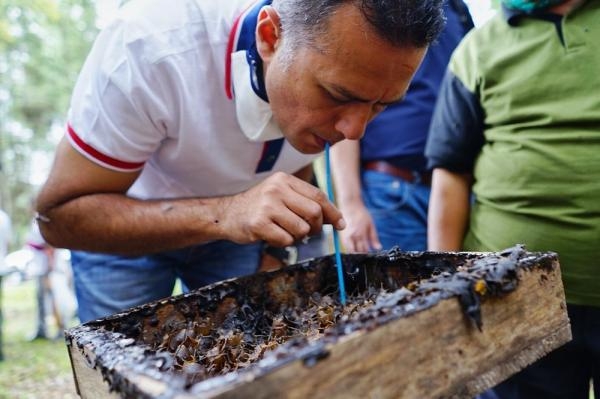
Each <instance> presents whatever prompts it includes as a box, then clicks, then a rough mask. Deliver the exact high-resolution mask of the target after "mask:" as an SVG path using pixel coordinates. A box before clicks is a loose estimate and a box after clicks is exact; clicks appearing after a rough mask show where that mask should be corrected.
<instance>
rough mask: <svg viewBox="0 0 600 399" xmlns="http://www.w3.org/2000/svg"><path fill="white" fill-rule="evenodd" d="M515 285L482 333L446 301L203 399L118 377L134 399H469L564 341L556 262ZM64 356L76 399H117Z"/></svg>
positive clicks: (76, 360) (494, 306) (487, 315)
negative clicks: (130, 388)
mask: <svg viewBox="0 0 600 399" xmlns="http://www.w3.org/2000/svg"><path fill="white" fill-rule="evenodd" d="M518 277H519V284H518V286H517V288H516V289H515V290H514V291H512V292H510V293H508V294H507V295H504V296H500V297H486V298H484V301H483V302H482V304H481V315H482V320H483V326H482V330H481V331H480V330H478V329H477V327H476V326H475V325H474V323H473V322H472V321H471V320H469V319H468V318H467V317H466V316H465V313H464V312H463V310H462V309H461V306H460V303H459V301H458V300H457V298H449V299H444V300H442V301H440V302H439V303H437V304H436V305H435V306H433V307H431V308H428V309H426V310H424V311H419V312H417V313H414V314H411V315H409V316H407V317H403V318H400V319H397V320H392V321H391V322H389V323H386V324H383V325H381V326H378V327H377V328H375V329H371V330H368V329H363V330H358V331H355V332H353V333H352V334H350V335H346V336H342V337H340V338H339V340H337V342H335V343H333V344H330V345H328V346H327V347H326V349H327V352H328V354H327V356H326V357H325V358H322V359H319V360H318V361H316V362H315V363H314V364H312V365H307V364H306V362H305V361H303V359H300V358H299V359H295V360H293V361H291V362H289V363H287V364H284V365H282V366H281V367H277V368H275V369H274V370H272V371H271V372H269V373H266V374H264V375H258V376H255V377H251V378H247V379H241V378H237V379H234V380H231V381H230V382H229V383H227V384H221V383H217V384H215V387H214V389H212V390H209V391H206V390H203V391H202V392H196V393H194V392H193V390H192V391H186V390H178V389H173V387H172V386H169V383H168V382H165V381H164V380H163V381H158V380H156V379H153V378H152V377H151V376H148V375H145V374H140V373H138V372H137V371H136V370H134V369H123V370H119V373H120V375H121V376H122V379H123V381H126V383H127V384H130V385H134V386H137V388H138V391H139V392H140V394H138V395H136V396H137V397H148V398H158V397H167V398H178V399H191V398H197V397H202V398H219V399H225V398H227V399H229V398H255V399H260V398H274V397H277V398H307V397H314V398H348V397H357V398H359V397H360V398H411V399H412V398H471V397H473V396H474V395H476V394H477V393H480V392H482V391H484V390H485V389H487V388H489V387H491V386H494V385H495V384H497V383H498V382H501V381H502V380H504V379H505V378H507V377H508V376H510V375H512V374H514V373H515V372H517V371H519V370H521V369H522V368H523V367H525V366H526V365H528V364H530V363H532V362H533V361H535V360H537V359H539V358H540V357H542V356H543V355H544V354H546V353H548V352H550V351H551V350H553V349H555V348H557V347H559V346H560V345H562V344H564V343H566V342H568V341H569V340H570V339H571V333H570V325H569V320H568V317H567V313H566V306H565V300H564V291H563V286H562V282H561V278H560V267H559V265H558V261H554V262H553V267H552V268H545V267H539V268H538V267H533V268H523V269H519V270H518ZM69 350H70V353H71V358H72V364H73V369H74V375H75V379H76V381H77V385H78V388H79V392H80V395H81V396H82V397H83V398H113V397H118V395H116V394H115V393H109V389H108V387H109V385H108V383H107V382H105V381H103V380H102V375H101V373H100V371H99V365H97V366H96V368H91V367H90V366H89V365H88V364H87V363H86V360H85V358H84V357H82V355H81V348H78V347H77V346H76V345H70V346H69ZM117 367H118V366H117ZM220 378H223V377H220Z"/></svg>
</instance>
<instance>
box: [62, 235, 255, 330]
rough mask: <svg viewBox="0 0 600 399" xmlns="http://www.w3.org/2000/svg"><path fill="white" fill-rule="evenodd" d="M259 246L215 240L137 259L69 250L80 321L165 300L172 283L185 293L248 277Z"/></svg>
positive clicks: (253, 265) (170, 290)
mask: <svg viewBox="0 0 600 399" xmlns="http://www.w3.org/2000/svg"><path fill="white" fill-rule="evenodd" d="M262 245H263V244H262V243H257V244H251V245H239V244H235V243H232V242H229V241H214V242H210V243H207V244H202V245H197V246H193V247H188V248H184V249H179V250H175V251H167V252H161V253H157V254H152V255H147V256H140V257H127V256H118V255H108V254H99V253H90V252H81V251H72V252H71V264H72V267H73V280H74V283H75V294H76V296H77V305H78V316H79V320H80V321H81V322H82V323H85V322H87V321H90V320H95V319H98V318H101V317H104V316H108V315H110V314H113V313H116V312H119V311H122V310H125V309H127V308H130V307H133V306H138V305H141V304H144V303H147V302H151V301H155V300H158V299H161V298H165V297H168V296H170V295H171V294H172V292H173V287H174V286H175V280H176V279H177V278H180V279H181V282H182V288H183V290H184V292H187V291H189V290H190V289H194V288H199V287H202V286H205V285H208V284H212V283H214V282H217V281H221V280H225V279H228V278H232V277H238V276H242V275H247V274H252V273H254V272H255V271H256V269H257V268H258V265H259V261H260V253H261V249H262Z"/></svg>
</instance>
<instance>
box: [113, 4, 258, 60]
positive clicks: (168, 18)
mask: <svg viewBox="0 0 600 399" xmlns="http://www.w3.org/2000/svg"><path fill="white" fill-rule="evenodd" d="M247 3H248V0H228V1H206V0H180V1H172V0H132V1H130V2H128V3H126V4H125V5H124V6H123V7H122V8H121V9H120V10H119V12H118V14H117V16H116V18H115V19H114V20H113V21H112V22H111V24H110V25H109V26H108V29H111V28H112V29H115V30H118V31H119V35H120V40H121V41H122V43H123V45H124V46H126V47H128V48H130V49H133V51H135V52H138V51H143V50H145V51H146V56H147V57H148V58H149V61H151V62H152V61H155V60H156V59H160V58H163V57H165V56H168V55H171V54H181V53H183V52H188V51H204V50H205V49H206V48H209V47H214V46H217V47H218V46H223V45H225V43H226V41H227V38H228V35H229V31H230V29H231V27H232V25H233V22H234V20H235V17H236V16H237V15H238V14H239V13H240V12H241V10H243V7H245V5H246V4H247ZM142 49H143V50H142Z"/></svg>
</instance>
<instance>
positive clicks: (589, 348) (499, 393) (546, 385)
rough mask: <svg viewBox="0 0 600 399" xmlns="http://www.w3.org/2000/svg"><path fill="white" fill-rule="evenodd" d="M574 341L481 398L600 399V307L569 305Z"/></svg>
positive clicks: (480, 396) (483, 394)
mask: <svg viewBox="0 0 600 399" xmlns="http://www.w3.org/2000/svg"><path fill="white" fill-rule="evenodd" d="M567 311H568V313H569V319H570V320H571V331H572V333H573V340H572V341H571V342H569V343H567V344H565V345H563V346H561V347H560V348H558V349H556V350H555V351H553V352H550V353H549V354H548V355H546V356H545V357H543V358H542V359H540V360H538V361H537V362H535V363H533V364H532V365H531V366H529V367H527V368H526V369H524V370H522V371H520V372H519V373H517V374H515V375H513V376H512V377H510V378H509V379H508V380H506V381H504V382H502V383H500V384H498V385H496V386H495V387H494V388H492V389H490V390H488V391H486V392H484V393H482V394H481V395H479V396H478V398H479V399H588V398H589V392H590V380H593V381H594V396H595V397H596V398H600V308H598V307H592V306H580V305H567Z"/></svg>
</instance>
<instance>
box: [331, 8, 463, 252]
mask: <svg viewBox="0 0 600 399" xmlns="http://www.w3.org/2000/svg"><path fill="white" fill-rule="evenodd" d="M444 12H445V15H446V26H445V28H444V31H443V32H442V34H441V35H440V38H439V39H438V41H437V42H436V43H435V44H434V45H432V46H431V47H430V48H429V50H428V51H427V55H426V56H425V59H424V60H423V63H422V64H421V66H420V68H419V70H418V71H417V73H416V74H415V76H414V78H413V80H412V82H411V85H410V89H409V90H408V93H407V94H406V98H405V99H404V100H403V101H402V102H401V103H398V104H394V105H392V106H390V107H388V108H387V109H386V110H385V111H384V112H382V113H381V114H380V115H379V116H377V117H376V118H375V119H374V120H373V122H371V123H370V124H369V125H368V126H367V129H366V133H365V136H364V137H363V138H362V139H361V140H360V142H358V141H349V140H346V141H343V142H341V143H338V144H337V145H336V146H335V147H333V148H332V151H331V160H332V169H333V178H334V181H335V188H336V193H337V202H338V205H339V207H340V210H341V211H342V212H343V214H344V219H345V220H346V223H347V226H346V228H345V229H344V230H343V231H342V232H341V233H340V239H341V242H342V244H343V246H344V248H345V250H347V251H350V252H368V251H371V250H380V249H390V248H391V247H393V246H396V245H397V246H399V247H400V248H402V249H403V250H407V251H424V250H425V249H426V248H427V207H428V203H429V191H430V185H429V183H430V181H431V174H430V173H429V172H428V171H427V170H426V165H425V163H426V161H425V155H424V151H425V141H426V140H427V132H428V130H429V123H430V121H431V115H432V113H433V108H434V105H435V101H436V98H437V94H438V90H439V86H440V83H441V81H442V78H443V77H444V72H445V71H446V65H447V64H448V60H449V59H450V55H451V54H452V51H453V50H454V49H455V48H456V45H457V44H458V43H459V42H460V40H461V39H462V38H463V36H464V35H465V34H466V33H467V32H468V31H469V30H470V29H471V28H472V27H473V21H472V20H471V16H470V15H469V10H468V9H467V7H466V5H465V4H464V3H463V2H462V0H451V1H448V2H446V4H445V6H444Z"/></svg>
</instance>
